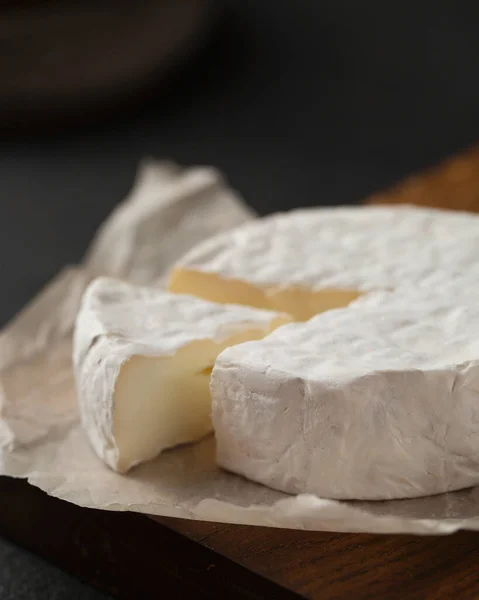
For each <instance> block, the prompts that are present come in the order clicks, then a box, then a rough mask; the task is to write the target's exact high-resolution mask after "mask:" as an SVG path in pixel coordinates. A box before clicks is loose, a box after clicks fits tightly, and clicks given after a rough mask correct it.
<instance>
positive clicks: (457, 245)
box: [169, 206, 479, 320]
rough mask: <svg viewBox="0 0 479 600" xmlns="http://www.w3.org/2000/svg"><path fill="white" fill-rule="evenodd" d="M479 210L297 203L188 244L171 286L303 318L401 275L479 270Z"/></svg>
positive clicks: (429, 276) (434, 277) (429, 277)
mask: <svg viewBox="0 0 479 600" xmlns="http://www.w3.org/2000/svg"><path fill="white" fill-rule="evenodd" d="M478 239H479V216H476V215H471V214H470V213H460V212H452V211H441V210H435V209H423V208H415V207H410V206H396V207H383V206H370V207H348V208H322V209H300V210H295V211H292V212H289V213H280V214H275V215H272V216H270V217H266V218H264V219H259V220H257V221H254V222H252V223H249V224H246V225H244V226H241V227H239V228H237V229H235V230H234V231H229V232H227V233H224V234H220V235H218V236H216V237H214V238H212V239H210V240H207V241H205V242H203V243H201V244H200V245H199V246H197V247H196V248H194V249H193V250H191V251H190V252H189V253H188V254H187V255H186V256H185V257H184V258H183V259H182V260H181V261H180V262H179V264H178V265H177V266H176V268H175V269H174V270H173V272H172V274H171V278H170V283H169V289H170V290H171V291H173V292H177V293H188V294H193V295H195V296H198V297H201V298H204V299H206V300H211V301H215V302H235V303H239V304H246V305H250V306H255V307H258V308H269V309H274V310H280V311H284V312H288V313H290V314H292V315H294V316H295V317H296V319H299V320H305V319H308V318H310V317H312V316H314V315H315V314H317V313H319V312H322V311H324V310H328V309H331V308H338V307H342V306H346V305H348V304H349V303H350V302H351V301H353V300H355V299H356V298H358V297H359V296H361V294H364V293H365V292H369V291H371V290H376V289H380V290H383V289H386V290H387V289H395V288H396V287H397V286H399V285H402V284H404V283H411V284H415V285H421V286H428V285H429V284H432V283H433V282H434V284H437V283H438V282H439V283H441V282H443V281H445V282H447V281H449V280H451V279H452V278H454V277H455V276H456V275H457V274H461V273H464V272H471V271H472V270H475V271H476V272H477V271H479V261H478V260H477V255H478V254H477V253H478V242H477V240H478Z"/></svg>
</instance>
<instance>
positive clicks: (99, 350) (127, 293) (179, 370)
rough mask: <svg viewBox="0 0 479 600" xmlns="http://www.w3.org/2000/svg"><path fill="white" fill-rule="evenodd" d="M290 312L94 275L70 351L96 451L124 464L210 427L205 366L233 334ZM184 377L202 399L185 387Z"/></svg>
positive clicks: (245, 334) (251, 332) (264, 326)
mask: <svg viewBox="0 0 479 600" xmlns="http://www.w3.org/2000/svg"><path fill="white" fill-rule="evenodd" d="M287 320H288V317H287V316H286V315H280V314H278V313H274V312H270V311H262V310H257V309H251V308H247V307H244V306H231V305H216V304H213V303H210V302H205V301H203V300H198V299H196V298H193V297H191V296H184V295H173V294H169V293H166V292H163V291H161V290H157V289H152V288H144V287H136V286H133V285H130V284H127V283H124V282H121V281H118V280H114V279H110V278H104V277H101V278H98V279H96V280H95V281H94V282H93V283H91V284H90V286H89V287H88V289H87V290H86V292H85V294H84V297H83V300H82V306H81V309H80V312H79V314H78V318H77V322H76V328H75V334H74V353H73V360H74V367H75V375H76V382H77V389H78V398H79V405H80V412H81V416H82V421H83V424H84V428H85V431H86V432H87V434H88V436H89V439H90V441H91V443H92V446H93V448H94V449H95V451H96V453H97V454H98V455H99V456H100V458H101V459H102V460H103V461H104V462H105V463H106V464H107V465H109V466H110V467H111V468H112V469H115V470H119V471H126V470H128V469H129V468H130V467H131V466H133V465H134V464H136V463H138V462H141V461H142V460H147V459H149V458H152V457H153V456H154V455H156V454H158V453H159V452H161V451H162V450H163V449H164V448H165V447H171V446H174V445H176V444H177V443H184V442H188V441H194V440H195V439H198V438H199V437H201V436H203V435H205V434H206V433H208V432H209V431H210V430H211V420H210V400H209V390H208V382H209V373H203V371H204V370H205V369H206V370H207V369H208V368H210V367H212V366H213V363H214V360H215V358H216V355H217V354H218V352H219V351H221V350H222V349H223V348H224V347H225V346H226V345H227V344H228V343H230V342H231V343H237V341H238V340H239V341H244V340H245V339H254V337H262V336H263V335H265V334H266V333H268V332H269V331H271V329H273V328H274V327H275V326H277V325H278V324H279V323H280V322H285V321H287ZM151 359H154V361H152V360H151ZM176 359H177V360H176ZM168 361H169V362H168ZM182 361H184V363H185V364H184V365H183V364H182ZM119 378H122V383H121V386H119ZM187 380H188V381H187ZM187 384H188V385H190V388H188V389H189V391H190V392H191V391H192V390H196V391H198V393H200V392H201V394H202V397H203V396H204V401H202V402H200V401H199V399H198V398H196V397H195V396H194V394H191V393H190V396H189V395H188V393H187V392H188V390H187V388H186V386H187ZM180 390H181V394H180V393H179V392H180ZM206 396H207V397H206ZM120 401H121V407H120V406H119V402H120ZM178 403H183V404H182V405H181V406H180V408H179V407H178ZM120 408H121V414H119V412H120ZM155 415H156V418H161V419H162V423H160V425H158V424H155V423H154V419H155ZM115 422H116V424H117V429H118V430H115ZM155 427H157V429H155ZM120 428H121V432H120V431H119V429H120ZM120 433H121V436H122V439H124V443H123V442H122V444H124V448H123V450H122V448H120V443H119V436H120ZM154 436H157V438H158V439H157V440H156V439H155V437H154ZM142 444H143V445H145V444H146V445H147V446H148V448H147V450H148V453H149V454H151V455H148V456H146V455H145V452H146V450H145V448H142V447H141V446H142ZM145 447H146V446H145ZM135 453H136V455H135Z"/></svg>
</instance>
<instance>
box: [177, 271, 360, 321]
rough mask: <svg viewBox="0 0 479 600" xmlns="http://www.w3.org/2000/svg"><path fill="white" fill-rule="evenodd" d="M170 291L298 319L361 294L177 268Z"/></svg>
mask: <svg viewBox="0 0 479 600" xmlns="http://www.w3.org/2000/svg"><path fill="white" fill-rule="evenodd" d="M169 291H170V292H174V293H177V294H191V295H193V296H197V297H198V298H203V299H204V300H210V301H212V302H220V303H228V304H245V305H247V306H254V307H256V308H264V309H269V310H276V311H279V312H286V313H289V314H290V315H292V316H293V317H294V319H296V320H298V321H307V320H308V319H311V317H313V316H314V315H316V314H318V313H320V312H324V311H326V310H331V309H333V308H342V307H344V306H347V305H348V304H350V303H351V302H352V301H353V300H356V298H358V297H359V296H360V295H361V292H358V291H356V290H341V289H323V290H321V291H314V290H311V289H308V288H305V287H299V286H289V287H286V286H285V287H269V288H260V287H258V286H255V285H252V284H250V283H247V282H245V281H239V280H236V279H226V278H223V277H220V276H219V275H215V274H214V273H205V272H203V271H195V270H191V269H183V268H177V269H175V270H174V271H173V273H172V276H171V279H170V283H169Z"/></svg>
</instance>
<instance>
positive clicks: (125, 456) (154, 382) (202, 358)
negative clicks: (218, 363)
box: [113, 317, 289, 472]
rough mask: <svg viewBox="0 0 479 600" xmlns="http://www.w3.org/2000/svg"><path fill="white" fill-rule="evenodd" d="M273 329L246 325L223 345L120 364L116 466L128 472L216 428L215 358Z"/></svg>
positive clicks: (204, 343)
mask: <svg viewBox="0 0 479 600" xmlns="http://www.w3.org/2000/svg"><path fill="white" fill-rule="evenodd" d="M287 322H289V319H288V318H287V317H278V318H277V319H275V320H273V321H272V322H271V325H270V328H269V330H265V329H263V328H255V327H254V326H252V327H251V329H246V330H243V331H240V332H238V333H235V334H233V335H231V336H230V337H229V338H228V339H226V340H225V341H224V342H222V343H218V342H215V341H213V340H201V341H194V342H191V343H190V344H188V345H187V346H184V347H183V348H181V349H180V350H179V351H178V352H177V353H176V354H175V355H174V356H172V357H165V356H158V357H152V356H134V357H132V358H131V359H130V360H128V361H127V362H126V363H125V364H124V365H123V366H122V368H121V370H120V374H119V376H118V379H117V383H116V387H115V392H114V399H113V401H114V418H113V427H114V438H115V442H116V446H117V449H118V453H119V457H118V463H117V470H118V471H119V472H126V471H127V470H128V469H130V468H131V467H132V466H134V465H135V464H138V463H140V462H143V461H146V460H149V459H152V458H154V457H155V456H157V455H158V454H160V452H162V451H163V450H165V449H167V448H172V447H173V446H177V445H179V444H184V443H187V442H193V441H196V440H198V439H200V438H202V437H203V436H205V435H206V434H208V433H209V432H210V431H211V430H212V424H211V397H210V390H209V382H210V375H211V369H212V367H213V365H214V362H215V360H216V357H217V356H218V354H219V353H220V352H222V351H223V350H224V349H225V348H227V347H228V346H233V345H235V344H240V343H242V342H246V341H249V340H256V339H261V338H263V337H264V336H265V335H266V334H267V333H269V332H270V331H273V329H275V328H276V327H279V326H280V325H284V324H285V323H287Z"/></svg>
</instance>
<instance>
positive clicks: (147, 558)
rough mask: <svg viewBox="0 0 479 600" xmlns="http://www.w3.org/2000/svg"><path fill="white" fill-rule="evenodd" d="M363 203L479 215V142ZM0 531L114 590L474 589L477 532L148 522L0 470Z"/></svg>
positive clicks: (377, 593)
mask: <svg viewBox="0 0 479 600" xmlns="http://www.w3.org/2000/svg"><path fill="white" fill-rule="evenodd" d="M366 203H387V204H394V203H408V204H417V205H421V206H435V207H441V208H450V209H456V210H469V211H474V212H479V148H472V149H470V150H468V151H467V152H465V153H464V154H463V155H461V156H459V157H456V158H453V159H451V160H449V161H446V162H445V163H444V164H442V165H439V166H438V167H435V168H433V169H431V170H430V171H428V172H427V173H423V174H421V175H418V176H414V177H411V178H410V179H408V180H407V181H405V182H404V183H402V184H400V185H398V186H397V187H395V188H394V189H393V190H390V191H388V192H385V193H380V194H376V195H374V196H373V197H372V198H369V199H367V200H366ZM478 257H479V254H478ZM0 534H1V535H4V536H5V537H8V538H9V539H11V540H12V541H13V542H16V543H18V544H20V545H21V546H23V547H25V548H28V549H30V550H32V551H34V552H36V553H37V554H39V555H41V556H43V557H44V558H46V559H47V560H49V561H51V562H53V563H54V564H56V565H57V566H59V567H61V568H62V569H65V570H67V571H69V572H71V573H73V574H75V575H76V576H78V577H80V578H81V579H83V580H85V581H87V582H88V583H90V584H91V585H93V586H95V587H97V588H99V589H102V590H104V591H106V592H108V593H111V594H112V595H115V596H116V597H119V598H133V599H134V600H140V599H142V598H147V599H150V598H162V597H165V598H168V600H170V599H171V600H175V599H176V598H192V599H194V600H201V599H202V598H220V599H223V598H225V599H226V598H227V599H228V600H229V599H233V598H250V599H253V598H254V599H257V600H259V599H272V600H276V599H277V600H281V599H282V598H309V599H311V600H319V599H321V600H328V599H331V600H332V599H341V598H351V599H354V600H361V599H367V598H378V599H383V598H384V599H386V598H387V599H395V598H401V600H403V599H404V598H407V599H408V600H411V599H415V598H418V599H421V600H424V599H429V598H431V599H433V598H434V599H449V598H452V597H457V598H461V599H462V598H468V599H469V598H471V599H472V598H479V571H478V568H477V565H478V564H479V535H478V534H476V533H474V532H460V533H457V534H454V535H452V536H444V537H415V536H409V535H407V536H406V535H403V536H393V535H382V536H381V535H364V534H335V533H311V532H303V531H290V530H280V529H270V528H262V527H257V528H255V527H249V526H238V525H222V524H212V523H203V522H194V521H185V520H180V519H166V518H154V519H151V518H148V517H145V516H141V515H133V514H125V513H121V514H120V513H111V512H101V511H94V510H87V509H82V508H80V507H78V506H74V505H72V504H68V503H66V502H62V501H60V500H56V499H54V498H51V497H49V496H47V495H46V494H44V493H43V492H41V491H40V490H38V489H35V488H33V487H31V486H29V485H28V484H27V483H25V482H24V481H19V480H12V479H8V478H0ZM167 590H168V591H167ZM172 590H175V591H172Z"/></svg>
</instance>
